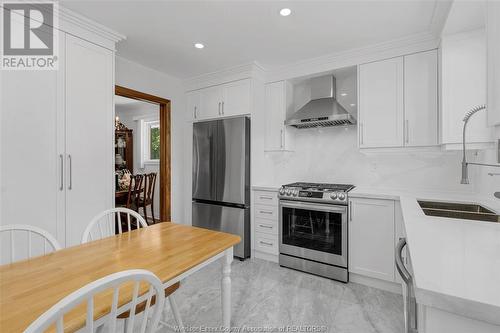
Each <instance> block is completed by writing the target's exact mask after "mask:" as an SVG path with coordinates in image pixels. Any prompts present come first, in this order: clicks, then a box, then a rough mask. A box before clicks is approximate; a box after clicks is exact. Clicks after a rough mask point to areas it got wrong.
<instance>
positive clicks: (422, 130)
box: [403, 50, 439, 147]
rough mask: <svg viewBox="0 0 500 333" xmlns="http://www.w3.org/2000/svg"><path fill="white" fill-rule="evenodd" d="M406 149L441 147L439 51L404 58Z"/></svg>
mask: <svg viewBox="0 0 500 333" xmlns="http://www.w3.org/2000/svg"><path fill="white" fill-rule="evenodd" d="M403 61H404V118H405V127H404V130H405V146H407V147H422V146H434V145H437V144H438V118H439V116H438V114H439V113H438V68H437V65H438V57H437V50H432V51H428V52H420V53H416V54H411V55H408V56H405V57H404V59H403Z"/></svg>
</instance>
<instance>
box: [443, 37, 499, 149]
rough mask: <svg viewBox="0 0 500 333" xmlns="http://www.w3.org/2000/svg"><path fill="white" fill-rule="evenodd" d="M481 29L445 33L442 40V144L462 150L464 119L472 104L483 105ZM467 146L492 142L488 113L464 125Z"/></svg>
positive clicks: (483, 77)
mask: <svg viewBox="0 0 500 333" xmlns="http://www.w3.org/2000/svg"><path fill="white" fill-rule="evenodd" d="M485 37H486V36H485V31H484V29H479V30H474V31H467V32H460V33H456V34H452V35H445V36H443V37H442V40H441V66H440V67H441V80H442V84H441V91H442V94H441V95H442V110H441V124H442V137H441V143H442V144H443V145H444V147H445V148H446V149H461V143H462V130H463V124H464V123H463V118H464V116H465V114H466V113H467V112H468V111H469V110H471V109H472V108H473V107H476V106H478V105H483V104H486V89H487V87H486V38H485ZM466 141H467V143H468V144H469V145H468V146H469V147H471V148H474V147H476V148H481V145H483V144H485V143H489V142H492V129H491V128H489V127H488V121H487V113H486V112H479V113H477V114H476V115H474V116H473V117H472V118H471V119H470V121H469V123H468V125H467V138H466Z"/></svg>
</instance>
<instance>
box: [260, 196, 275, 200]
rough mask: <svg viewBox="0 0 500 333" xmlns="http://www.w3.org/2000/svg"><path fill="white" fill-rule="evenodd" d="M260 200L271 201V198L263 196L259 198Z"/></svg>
mask: <svg viewBox="0 0 500 333" xmlns="http://www.w3.org/2000/svg"><path fill="white" fill-rule="evenodd" d="M259 198H260V199H264V200H273V197H268V196H265V195H261V196H259Z"/></svg>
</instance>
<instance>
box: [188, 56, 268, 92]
mask: <svg viewBox="0 0 500 333" xmlns="http://www.w3.org/2000/svg"><path fill="white" fill-rule="evenodd" d="M265 73H266V71H265V69H264V68H263V67H262V65H260V64H259V63H258V62H256V61H253V62H250V63H246V64H242V65H238V66H234V67H230V68H227V69H223V70H221V71H217V72H211V73H206V74H202V75H199V76H195V77H192V78H188V79H185V80H183V81H182V83H183V86H184V90H185V91H191V90H197V89H201V88H206V87H210V86H215V85H219V84H223V83H227V82H231V81H237V80H242V79H248V78H256V79H260V80H262V81H264V79H265Z"/></svg>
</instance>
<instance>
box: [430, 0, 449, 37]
mask: <svg viewBox="0 0 500 333" xmlns="http://www.w3.org/2000/svg"><path fill="white" fill-rule="evenodd" d="M452 4H453V0H441V1H436V2H435V4H434V11H433V12H432V19H431V23H430V25H429V29H430V31H431V33H432V34H433V35H434V36H435V37H440V36H441V33H442V32H443V29H444V26H445V24H446V20H447V19H448V15H449V14H450V11H451V6H452Z"/></svg>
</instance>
